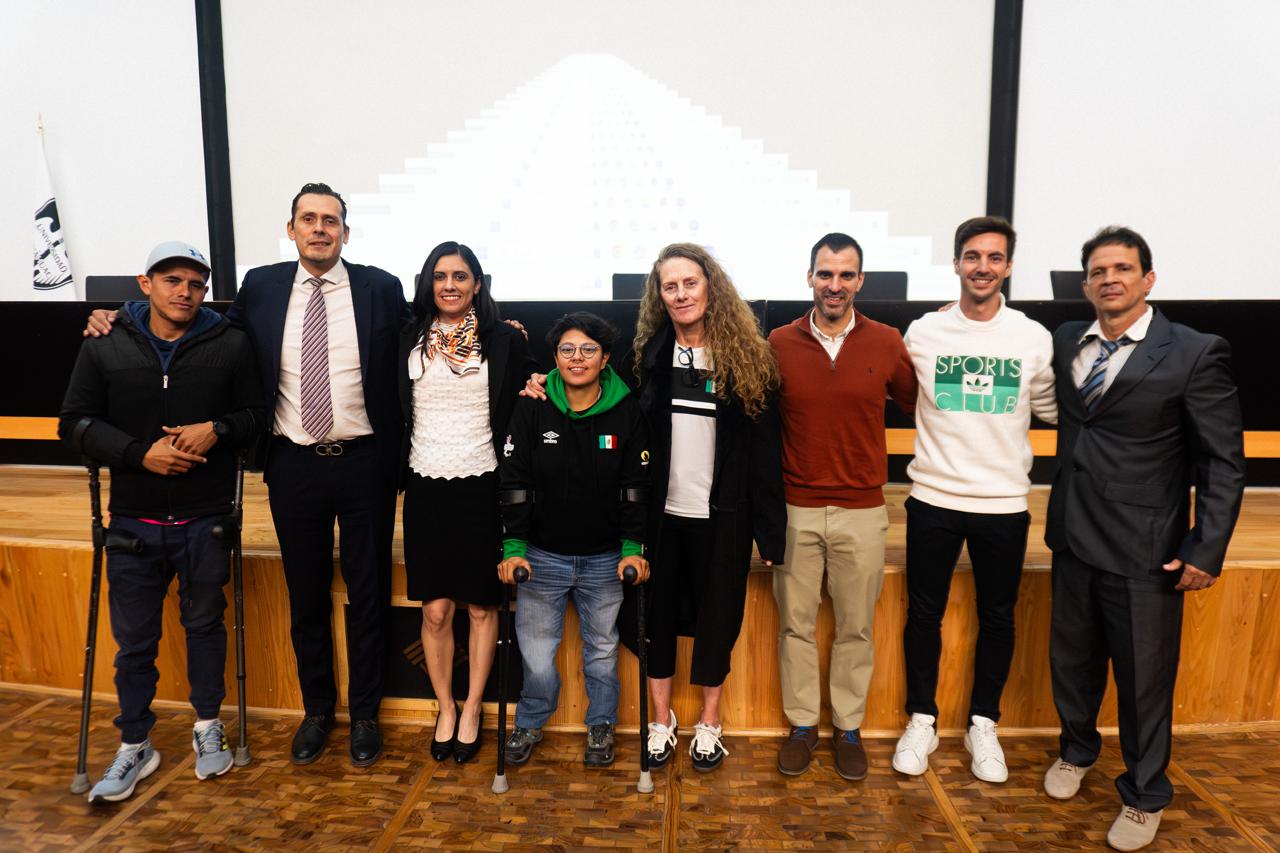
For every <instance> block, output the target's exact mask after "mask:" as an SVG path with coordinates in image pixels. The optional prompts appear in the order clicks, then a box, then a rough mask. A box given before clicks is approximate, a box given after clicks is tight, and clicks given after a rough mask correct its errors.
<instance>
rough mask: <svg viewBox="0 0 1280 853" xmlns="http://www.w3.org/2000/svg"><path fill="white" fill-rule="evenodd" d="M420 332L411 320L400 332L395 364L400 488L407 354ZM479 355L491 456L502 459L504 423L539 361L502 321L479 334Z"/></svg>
mask: <svg viewBox="0 0 1280 853" xmlns="http://www.w3.org/2000/svg"><path fill="white" fill-rule="evenodd" d="M421 331H422V330H421V328H420V324H419V321H418V320H417V319H411V320H410V321H409V322H408V323H407V324H405V325H404V326H403V327H402V328H401V330H400V347H399V354H398V357H397V362H396V363H397V365H398V367H397V370H398V371H399V376H400V419H401V423H402V424H403V427H404V439H403V441H402V442H401V447H400V458H399V465H400V485H401V488H403V487H404V478H405V477H407V476H408V471H409V443H410V442H411V441H412V440H413V383H412V382H410V381H409V353H410V351H411V350H412V349H413V348H414V346H416V345H417V343H418V338H419V337H420V336H421ZM480 355H481V357H482V358H483V359H484V360H485V361H487V362H488V363H489V431H490V432H491V433H492V434H493V452H494V455H495V456H497V458H498V459H499V460H501V459H502V445H503V443H504V442H505V441H506V438H507V424H508V423H510V422H511V414H512V412H514V411H515V408H516V401H517V400H518V399H519V398H520V390H521V389H522V388H524V385H525V382H527V381H528V379H529V377H530V376H531V375H533V374H534V373H535V372H536V371H537V370H538V362H537V361H535V360H534V358H533V356H532V355H531V354H530V353H529V344H528V342H527V341H525V339H524V333H523V332H519V331H517V330H516V329H515V328H513V327H512V326H510V325H508V324H507V323H504V322H502V321H497V322H495V323H494V324H493V326H492V327H490V328H489V329H488V330H487V331H483V332H481V333H480Z"/></svg>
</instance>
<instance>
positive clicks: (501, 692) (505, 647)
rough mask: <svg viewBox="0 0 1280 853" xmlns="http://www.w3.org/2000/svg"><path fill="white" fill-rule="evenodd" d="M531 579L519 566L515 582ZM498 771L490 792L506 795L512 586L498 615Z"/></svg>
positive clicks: (504, 588)
mask: <svg viewBox="0 0 1280 853" xmlns="http://www.w3.org/2000/svg"><path fill="white" fill-rule="evenodd" d="M528 579H529V570H528V569H526V568H525V567H524V566H517V567H516V570H515V581H516V583H518V584H521V583H524V582H525V581H527V580H528ZM498 620H499V621H498V770H497V772H496V773H494V775H493V785H492V786H491V787H490V790H491V791H493V793H495V794H505V793H506V792H507V790H508V789H509V788H510V787H511V785H510V784H508V782H507V667H508V666H510V662H509V661H508V658H509V657H510V656H511V584H506V583H504V584H503V585H502V609H501V611H500V612H499V614H498Z"/></svg>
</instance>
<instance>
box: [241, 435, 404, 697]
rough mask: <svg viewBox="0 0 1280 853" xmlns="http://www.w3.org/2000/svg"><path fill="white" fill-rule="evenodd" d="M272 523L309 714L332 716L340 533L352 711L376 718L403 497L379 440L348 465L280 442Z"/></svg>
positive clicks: (348, 453) (272, 483) (355, 451)
mask: <svg viewBox="0 0 1280 853" xmlns="http://www.w3.org/2000/svg"><path fill="white" fill-rule="evenodd" d="M266 474H267V488H268V497H269V499H270V501H271V516H272V520H273V521H274V523H275V528H276V538H277V539H278V540H279V542H280V555H281V558H282V559H283V562H284V576H285V581H286V583H287V584H288V586H289V616H290V634H291V636H292V639H293V653H294V656H295V657H296V658H297V663H298V684H299V686H300V687H301V688H302V703H303V707H304V708H305V709H306V712H307V714H311V715H315V714H329V713H332V712H333V710H334V708H335V707H336V705H337V701H338V688H337V685H336V683H335V682H334V673H333V631H332V628H331V615H332V603H331V601H332V600H331V596H330V586H331V584H332V583H333V524H334V521H335V520H336V521H337V523H338V530H339V545H338V547H339V558H340V563H341V566H342V579H343V581H344V582H345V584H346V588H347V599H348V605H347V613H346V632H347V672H348V674H349V682H348V689H347V704H348V707H349V710H350V713H351V719H353V720H366V719H376V718H377V716H378V705H379V703H380V702H381V701H382V689H383V681H384V669H385V665H386V644H387V639H386V637H387V621H388V619H389V616H390V599H391V534H392V531H393V530H394V527H395V505H396V489H395V483H394V481H393V480H392V478H390V477H388V476H386V475H385V474H384V473H383V472H382V471H381V470H380V466H379V465H378V454H377V452H376V447H375V444H374V442H373V441H371V440H370V441H364V442H361V443H358V444H356V445H354V446H351V447H348V448H347V449H346V450H345V452H343V454H342V455H341V456H320V455H318V454H317V453H316V452H315V450H314V449H312V448H309V447H301V446H299V445H295V444H292V443H291V442H288V441H286V440H284V439H281V438H275V439H273V440H272V448H271V455H270V457H269V458H268V460H267V472H266Z"/></svg>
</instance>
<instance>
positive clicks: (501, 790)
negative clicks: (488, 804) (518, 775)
mask: <svg viewBox="0 0 1280 853" xmlns="http://www.w3.org/2000/svg"><path fill="white" fill-rule="evenodd" d="M510 788H511V786H510V785H509V784H507V774H505V773H503V774H500V775H499V774H495V775H494V777H493V787H491V788H490V789H489V790H491V791H493V792H494V793H495V794H505V793H506V792H507V791H508V790H510Z"/></svg>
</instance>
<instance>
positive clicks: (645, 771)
mask: <svg viewBox="0 0 1280 853" xmlns="http://www.w3.org/2000/svg"><path fill="white" fill-rule="evenodd" d="M637 577H639V573H638V572H636V568H635V566H627V567H626V568H625V569H623V570H622V579H623V580H624V581H626V582H627V583H629V584H633V585H634V586H635V588H636V651H637V653H638V654H637V655H636V658H637V659H638V660H639V661H640V778H639V779H637V780H636V790H637V791H639V792H640V793H641V794H652V793H653V777H651V776H650V775H649V740H648V733H649V651H648V649H647V648H646V645H647V643H646V640H645V636H644V584H642V583H636V578H637Z"/></svg>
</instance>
